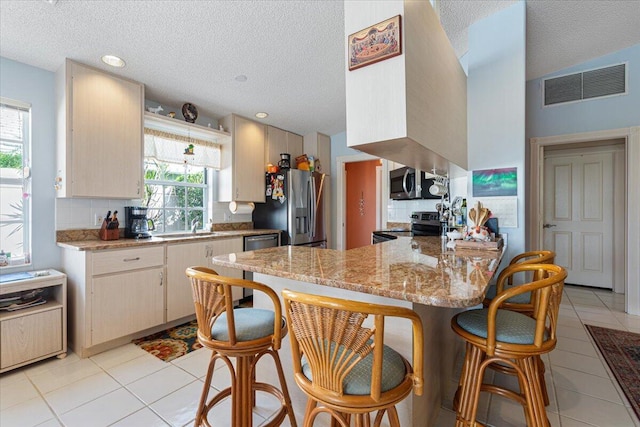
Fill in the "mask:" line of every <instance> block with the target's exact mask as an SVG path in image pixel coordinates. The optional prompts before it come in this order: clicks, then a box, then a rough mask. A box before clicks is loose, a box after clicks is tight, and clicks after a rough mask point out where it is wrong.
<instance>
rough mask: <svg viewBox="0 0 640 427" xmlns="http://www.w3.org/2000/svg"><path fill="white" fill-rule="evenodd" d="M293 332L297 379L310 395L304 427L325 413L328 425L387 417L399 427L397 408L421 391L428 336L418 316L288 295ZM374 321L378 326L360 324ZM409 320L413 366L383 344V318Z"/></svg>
mask: <svg viewBox="0 0 640 427" xmlns="http://www.w3.org/2000/svg"><path fill="white" fill-rule="evenodd" d="M282 295H283V297H284V305H285V313H286V316H287V322H288V323H289V325H290V327H291V334H290V335H289V337H290V340H291V354H292V358H293V372H294V378H295V381H296V383H297V384H298V386H299V387H300V388H301V389H302V391H303V392H304V393H305V394H306V395H307V397H308V401H307V407H306V411H305V421H304V425H305V426H307V427H310V426H312V425H313V423H314V421H315V419H316V417H317V416H318V415H319V414H320V413H323V412H324V413H328V414H329V415H330V416H331V425H332V426H335V425H340V426H342V427H348V426H349V425H350V422H351V421H352V419H353V420H354V421H355V425H356V426H358V427H365V426H366V427H369V426H370V425H371V414H372V413H375V420H374V423H373V425H374V426H380V424H381V422H382V420H383V418H384V415H385V413H386V414H387V417H388V420H389V424H390V425H391V427H400V422H399V419H398V413H397V411H396V408H395V405H396V404H397V403H398V402H400V401H402V400H403V399H404V398H406V397H407V396H408V395H409V394H410V393H411V390H413V391H414V393H415V394H416V395H421V394H422V389H423V381H424V378H423V366H422V365H423V340H424V338H423V333H422V322H421V320H420V317H418V315H417V314H416V313H415V312H414V311H413V310H409V309H407V308H402V307H392V306H385V305H377V304H369V303H364V302H356V301H348V300H343V299H338V298H330V297H324V296H317V295H310V294H303V293H300V292H293V291H290V290H286V289H285V290H283V291H282ZM369 316H372V318H373V319H372V320H373V326H370V327H368V326H365V325H364V324H363V322H364V321H365V320H366V319H367V318H368V317H369ZM388 317H401V318H406V319H409V320H411V322H412V327H413V329H412V332H413V356H412V359H413V367H412V366H411V363H410V362H409V361H408V360H406V359H405V358H404V357H402V356H401V355H400V354H399V353H397V352H396V351H394V350H393V349H392V348H390V347H388V346H386V345H384V326H385V318H388Z"/></svg>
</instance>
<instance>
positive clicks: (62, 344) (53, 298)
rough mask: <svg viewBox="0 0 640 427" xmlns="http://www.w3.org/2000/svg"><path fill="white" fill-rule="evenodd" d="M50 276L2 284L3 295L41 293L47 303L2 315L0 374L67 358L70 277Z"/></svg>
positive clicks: (0, 288)
mask: <svg viewBox="0 0 640 427" xmlns="http://www.w3.org/2000/svg"><path fill="white" fill-rule="evenodd" d="M47 273H48V274H47V275H45V276H37V277H33V278H31V279H25V280H18V281H15V282H7V283H3V284H2V286H0V295H3V296H4V295H7V294H13V293H17V292H19V293H25V292H26V293H28V292H30V291H33V290H34V289H42V293H41V294H40V296H41V297H42V298H44V299H45V300H46V303H44V304H41V305H36V306H33V307H29V308H23V309H20V310H16V311H3V312H0V373H1V372H5V371H8V370H10V369H14V368H18V367H20V366H24V365H27V364H29V363H33V362H36V361H38V360H42V359H46V358H48V357H52V356H58V357H60V358H62V357H65V356H66V355H67V276H66V275H65V274H63V273H60V272H59V271H55V270H47Z"/></svg>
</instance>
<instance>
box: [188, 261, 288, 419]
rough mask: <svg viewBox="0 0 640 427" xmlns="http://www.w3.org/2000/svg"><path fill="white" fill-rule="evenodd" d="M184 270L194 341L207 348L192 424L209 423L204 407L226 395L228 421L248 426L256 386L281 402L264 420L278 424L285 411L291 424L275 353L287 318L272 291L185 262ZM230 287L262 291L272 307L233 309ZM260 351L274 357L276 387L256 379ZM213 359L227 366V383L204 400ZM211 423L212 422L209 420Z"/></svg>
mask: <svg viewBox="0 0 640 427" xmlns="http://www.w3.org/2000/svg"><path fill="white" fill-rule="evenodd" d="M186 274H187V276H188V277H189V278H190V280H191V288H192V291H193V300H194V304H195V309H196V318H197V321H198V341H199V342H200V343H201V344H202V345H203V346H204V347H207V348H209V349H211V350H212V354H211V360H210V361H209V368H208V370H207V376H206V378H205V381H204V388H203V390H202V395H201V397H200V404H199V405H198V410H197V412H196V419H195V423H194V425H195V426H196V427H199V426H207V427H211V424H210V423H209V420H208V419H207V415H208V413H209V411H210V410H211V408H213V407H214V406H215V405H216V404H217V403H219V402H220V401H221V400H223V399H224V398H226V397H227V396H231V407H232V411H231V425H232V426H233V427H251V425H252V409H253V407H254V404H255V392H256V391H262V392H266V393H270V394H272V395H273V396H275V397H276V398H277V399H278V400H279V401H280V404H281V407H280V409H279V411H278V412H277V413H276V414H275V415H274V416H272V418H271V420H270V422H269V423H268V424H264V425H265V426H277V425H280V424H281V423H282V422H283V420H284V419H285V416H286V415H288V416H289V421H290V423H291V426H293V427H296V419H295V416H294V414H293V408H292V407H291V399H290V397H289V391H288V390H287V383H286V381H285V378H284V372H283V370H282V364H281V363H280V357H279V356H278V349H279V348H280V342H281V340H282V337H284V336H285V335H286V334H287V323H286V322H285V321H284V320H283V318H282V308H281V306H280V300H279V298H278V295H277V294H276V293H275V292H274V291H273V290H272V289H271V288H269V287H268V286H266V285H263V284H261V283H257V282H252V281H249V280H242V279H235V278H231V277H223V276H219V275H218V274H217V273H216V272H215V271H214V270H211V269H209V268H206V267H190V268H188V269H187V270H186ZM234 286H239V287H243V288H251V289H253V290H254V291H259V292H262V293H264V294H266V295H267V296H268V297H269V298H270V299H271V301H272V302H273V311H271V310H262V309H253V308H240V309H234V308H233V297H232V292H231V288H232V287H234ZM265 355H269V356H271V357H272V358H273V360H274V362H275V367H276V370H277V372H278V377H279V379H280V389H278V388H276V387H275V386H273V385H271V384H266V383H262V382H257V381H256V364H257V363H258V361H259V360H260V359H261V358H262V356H265ZM232 358H234V359H235V368H234V364H233V363H232V362H231V359H232ZM218 360H220V361H222V362H223V363H224V364H225V365H226V366H227V368H229V372H230V373H231V386H230V387H228V388H226V389H224V390H222V391H221V392H220V393H218V394H217V395H215V396H214V397H212V398H211V399H210V400H209V401H208V402H207V399H208V395H209V390H210V388H209V387H210V385H211V380H212V378H213V371H214V369H215V364H216V362H217V361H218ZM216 424H218V423H214V425H216Z"/></svg>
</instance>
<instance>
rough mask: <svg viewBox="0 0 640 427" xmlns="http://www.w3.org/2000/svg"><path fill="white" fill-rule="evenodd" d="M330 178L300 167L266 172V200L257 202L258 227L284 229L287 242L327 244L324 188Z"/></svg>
mask: <svg viewBox="0 0 640 427" xmlns="http://www.w3.org/2000/svg"><path fill="white" fill-rule="evenodd" d="M328 185H329V177H328V176H326V175H325V174H323V173H318V172H309V171H303V170H298V169H288V170H283V171H281V172H278V173H268V174H266V189H267V190H266V191H267V192H266V203H256V207H255V210H254V211H253V226H254V228H270V229H276V230H282V235H281V239H280V242H281V244H282V245H283V246H284V245H294V246H319V247H323V248H324V247H326V245H327V235H326V231H325V218H324V195H325V191H323V190H324V188H327V186H328Z"/></svg>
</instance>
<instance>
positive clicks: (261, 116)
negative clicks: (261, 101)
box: [256, 113, 269, 119]
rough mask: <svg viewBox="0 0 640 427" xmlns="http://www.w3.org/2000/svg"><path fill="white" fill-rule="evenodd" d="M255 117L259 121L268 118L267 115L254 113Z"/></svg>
mask: <svg viewBox="0 0 640 427" xmlns="http://www.w3.org/2000/svg"><path fill="white" fill-rule="evenodd" d="M256 117H257V118H259V119H264V118H266V117H269V115H268V114H267V113H256Z"/></svg>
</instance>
